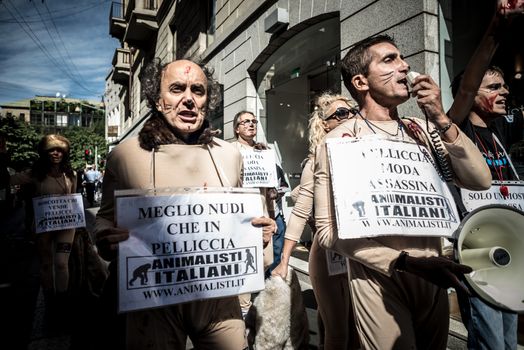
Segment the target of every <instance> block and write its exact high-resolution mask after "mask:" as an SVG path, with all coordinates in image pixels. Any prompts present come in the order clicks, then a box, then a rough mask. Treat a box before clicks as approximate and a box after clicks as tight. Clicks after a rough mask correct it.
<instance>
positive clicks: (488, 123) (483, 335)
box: [448, 66, 524, 349]
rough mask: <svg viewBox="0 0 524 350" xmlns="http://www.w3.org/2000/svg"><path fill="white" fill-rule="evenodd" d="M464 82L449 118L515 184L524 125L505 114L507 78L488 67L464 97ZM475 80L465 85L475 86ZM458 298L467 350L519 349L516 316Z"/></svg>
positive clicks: (498, 175) (457, 84) (497, 174)
mask: <svg viewBox="0 0 524 350" xmlns="http://www.w3.org/2000/svg"><path fill="white" fill-rule="evenodd" d="M461 78H462V77H459V78H458V79H455V81H454V82H453V86H452V90H453V96H454V97H455V102H454V103H453V107H452V108H451V109H450V111H449V112H448V115H449V117H450V118H451V119H452V120H453V121H454V122H455V123H457V124H458V125H459V127H460V128H461V129H462V131H464V133H465V134H466V135H467V136H468V137H469V138H470V139H471V140H473V142H474V143H475V144H476V145H477V147H478V148H479V150H480V152H481V153H482V155H483V156H484V159H485V160H486V163H487V164H488V166H489V169H490V171H491V176H492V178H493V180H498V181H503V180H517V179H518V174H517V173H516V170H515V168H514V167H513V165H512V163H511V159H510V156H509V150H510V148H511V146H512V145H513V144H514V143H516V142H518V141H520V140H521V138H522V128H523V125H524V121H523V117H522V113H520V111H518V112H517V111H516V112H515V113H512V114H507V112H506V110H507V104H506V103H507V102H506V101H507V98H508V95H509V88H508V86H507V85H506V83H505V81H504V73H503V72H502V71H501V70H500V69H499V68H497V67H494V66H491V67H489V68H488V69H487V70H486V72H485V73H484V76H483V78H482V81H481V82H480V86H479V87H478V91H477V92H476V94H475V93H474V92H472V91H469V92H468V91H466V90H467V88H465V87H464V86H468V87H469V88H471V87H472V85H473V84H468V82H467V81H466V83H464V82H463V81H461ZM471 78H472V77H471V76H469V77H467V78H464V79H469V80H470V81H469V82H470V83H471V80H472V79H471ZM473 96H474V97H473ZM468 104H471V109H470V110H469V112H467V113H464V111H465V109H464V108H463V107H464V105H468ZM457 105H459V106H458V107H457ZM459 111H462V113H460V112H459ZM501 193H502V187H501ZM459 208H460V204H459ZM457 297H458V301H459V306H460V312H461V315H462V321H463V322H464V325H465V326H466V329H467V330H468V349H504V348H506V349H516V347H517V323H518V321H517V314H516V313H514V312H509V311H506V310H501V309H497V308H494V307H492V306H491V305H489V304H487V303H485V302H484V301H483V300H482V299H480V298H478V297H477V296H475V295H473V296H467V295H465V294H464V293H461V292H460V291H457Z"/></svg>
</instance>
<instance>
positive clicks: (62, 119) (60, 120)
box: [56, 114, 67, 126]
mask: <svg viewBox="0 0 524 350" xmlns="http://www.w3.org/2000/svg"><path fill="white" fill-rule="evenodd" d="M56 126H67V114H58V115H57V116H56Z"/></svg>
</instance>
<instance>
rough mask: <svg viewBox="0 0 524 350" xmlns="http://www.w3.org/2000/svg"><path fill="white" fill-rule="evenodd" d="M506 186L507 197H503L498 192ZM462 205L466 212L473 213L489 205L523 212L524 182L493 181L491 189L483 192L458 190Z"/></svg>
mask: <svg viewBox="0 0 524 350" xmlns="http://www.w3.org/2000/svg"><path fill="white" fill-rule="evenodd" d="M501 186H506V188H507V190H508V195H507V196H506V197H504V196H503V195H502V193H501V191H500V188H501ZM460 193H461V195H462V203H464V207H465V208H466V210H467V211H473V210H474V209H476V208H480V207H483V206H486V205H491V204H502V205H507V206H510V207H513V208H515V209H518V210H520V211H523V212H524V182H523V181H493V184H492V185H491V187H490V188H489V189H487V190H485V191H470V190H466V189H464V188H461V189H460Z"/></svg>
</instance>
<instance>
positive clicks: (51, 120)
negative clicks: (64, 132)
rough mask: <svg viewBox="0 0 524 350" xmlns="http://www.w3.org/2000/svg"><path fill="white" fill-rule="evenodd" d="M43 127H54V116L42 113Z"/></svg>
mask: <svg viewBox="0 0 524 350" xmlns="http://www.w3.org/2000/svg"><path fill="white" fill-rule="evenodd" d="M44 125H55V115H54V114H51V113H44Z"/></svg>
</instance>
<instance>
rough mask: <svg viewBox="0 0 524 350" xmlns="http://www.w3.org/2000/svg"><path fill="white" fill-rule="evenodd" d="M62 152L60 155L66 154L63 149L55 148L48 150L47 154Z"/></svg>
mask: <svg viewBox="0 0 524 350" xmlns="http://www.w3.org/2000/svg"><path fill="white" fill-rule="evenodd" d="M55 151H56V152H60V153H65V152H64V150H63V149H61V148H58V147H54V148H50V149H48V150H47V153H53V152H55Z"/></svg>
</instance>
